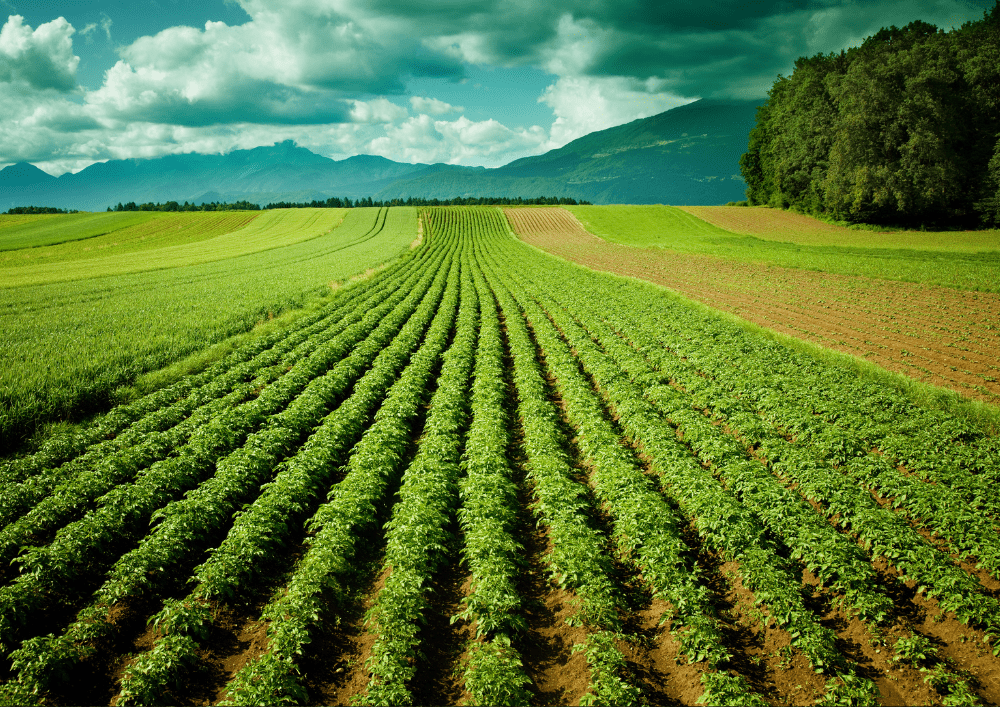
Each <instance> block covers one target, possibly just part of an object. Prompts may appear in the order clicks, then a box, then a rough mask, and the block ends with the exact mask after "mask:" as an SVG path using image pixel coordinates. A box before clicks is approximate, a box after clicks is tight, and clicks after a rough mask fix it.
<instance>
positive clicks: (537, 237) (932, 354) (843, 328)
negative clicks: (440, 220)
mask: <svg viewBox="0 0 1000 707" xmlns="http://www.w3.org/2000/svg"><path fill="white" fill-rule="evenodd" d="M734 208H736V207H734ZM506 213H507V217H508V219H509V220H510V222H511V224H512V225H513V226H514V228H515V230H516V232H517V233H518V235H519V236H520V237H521V239H522V240H524V241H525V242H527V243H530V244H531V245H534V246H536V247H538V248H541V249H543V250H545V251H547V252H549V253H552V254H553V255H557V256H559V257H561V258H565V259H566V260H571V261H574V262H577V263H579V264H581V265H585V266H587V267H588V268H591V269H593V270H599V271H605V272H612V273H616V274H619V275H627V276H631V277H636V278H640V279H643V280H647V281H650V282H654V283H656V284H659V285H663V286H664V287H668V288H670V289H671V290H674V291H676V292H678V293H680V294H682V295H684V296H685V297H689V298H691V299H693V300H696V301H698V302H702V303H704V304H707V305H709V306H711V307H714V308H716V309H720V310H723V311H726V312H730V313H732V314H735V315H737V316H739V317H741V318H743V319H746V320H747V321H750V322H753V323H754V324H758V325H760V326H763V327H767V328H769V329H772V330H774V331H778V332H781V333H783V334H787V335H790V336H794V337H797V338H800V339H804V340H806V341H810V342H813V343H816V344H819V345H821V346H824V347H826V348H830V349H833V350H835V351H841V352H843V353H848V354H852V355H854V356H858V357H860V358H864V359H867V360H869V361H871V362H873V363H875V364H878V365H879V366H881V367H883V368H885V369H888V370H890V371H895V372H898V373H902V374H904V375H907V376H909V377H911V378H913V379H915V380H918V381H922V382H925V383H930V384H933V385H936V386H941V387H944V388H950V389H952V390H955V391H957V392H959V393H961V394H963V395H965V396H968V397H970V398H973V399H977V400H982V401H985V402H989V403H992V404H1000V327H997V325H996V323H997V322H998V321H1000V294H996V293H987V292H973V291H963V290H954V289H950V288H946V287H937V286H930V285H919V284H915V283H907V282H895V281H888V280H875V279H871V278H864V277H858V276H851V275H836V274H831V273H824V272H815V271H811V270H799V269H794V268H783V267H777V266H773V265H767V264H763V263H741V262H736V261H730V260H725V259H723V258H716V257H712V256H706V255H692V254H684V253H676V252H672V251H668V250H662V249H658V248H636V247H631V246H624V245H618V244H614V243H608V242H606V241H603V240H601V239H600V238H597V237H596V236H593V235H591V234H590V233H588V232H587V231H586V230H584V229H583V227H582V226H581V225H580V223H579V222H578V221H577V220H576V219H575V218H574V217H573V215H572V214H570V213H569V212H568V211H566V210H564V209H558V208H552V209H507V210H506Z"/></svg>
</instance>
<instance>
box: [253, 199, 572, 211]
mask: <svg viewBox="0 0 1000 707" xmlns="http://www.w3.org/2000/svg"><path fill="white" fill-rule="evenodd" d="M578 205H580V206H589V205H590V202H589V201H577V200H576V199H572V198H569V197H565V196H537V197H533V198H525V197H521V196H516V197H509V196H457V197H455V198H453V199H425V198H423V197H412V196H411V197H407V198H406V199H387V200H384V201H374V200H372V198H371V197H370V196H369V197H362V198H360V199H357V200H356V201H351V200H350V199H348V198H346V197H345V198H343V199H341V198H339V197H336V196H334V197H330V198H329V199H326V200H324V201H309V202H291V201H276V202H274V203H271V204H268V205H267V206H265V207H264V208H266V209H307V208H312V209H350V208H355V207H358V208H360V207H363V206H578Z"/></svg>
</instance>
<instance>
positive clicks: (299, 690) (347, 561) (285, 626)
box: [226, 245, 459, 704]
mask: <svg viewBox="0 0 1000 707" xmlns="http://www.w3.org/2000/svg"><path fill="white" fill-rule="evenodd" d="M448 259H449V261H450V265H449V271H448V289H447V290H446V292H445V295H444V298H443V300H442V301H441V304H440V306H439V308H438V309H437V313H436V315H435V317H434V320H433V322H432V323H431V327H430V329H429V331H428V333H427V336H426V338H425V341H424V343H423V345H422V346H421V348H420V349H419V351H418V352H417V353H416V354H415V355H414V357H413V358H412V359H411V361H410V363H409V365H408V366H407V367H406V369H405V370H404V371H403V373H402V375H401V376H400V377H399V379H398V380H397V381H396V382H395V383H394V384H393V386H392V388H391V389H390V390H389V393H388V395H387V397H386V399H385V401H384V402H383V404H382V406H381V407H380V408H379V411H378V412H377V413H376V414H375V418H374V421H373V422H372V424H371V425H370V426H369V427H368V429H367V430H366V431H365V434H364V436H363V437H362V438H361V441H360V442H358V444H357V445H355V447H354V449H353V451H352V453H351V456H350V459H349V461H348V463H347V465H346V468H345V475H344V477H343V480H342V481H341V482H340V483H339V484H337V485H336V486H334V488H333V490H332V491H331V493H330V498H329V500H328V501H327V503H325V504H324V505H322V506H320V508H319V510H317V512H316V513H315V514H314V515H313V517H312V518H311V519H310V520H309V521H308V523H307V524H306V527H307V529H308V530H309V531H310V532H311V533H313V534H312V536H311V537H310V538H308V539H307V541H306V542H307V546H308V550H307V551H306V553H305V554H304V555H303V557H302V559H301V560H300V561H299V562H298V563H297V565H296V567H295V571H294V573H293V575H292V577H291V579H290V581H289V582H288V584H287V586H286V588H285V591H284V592H283V593H281V594H279V595H278V596H277V597H276V598H275V599H274V600H273V601H272V602H270V603H269V604H268V605H267V606H265V608H264V609H263V611H262V613H261V620H262V621H264V622H266V624H267V639H268V650H267V651H266V652H265V653H263V654H262V655H261V656H259V657H257V658H255V659H254V660H252V661H250V662H248V663H247V664H246V665H245V666H244V667H243V668H241V669H240V671H239V672H238V673H237V674H236V675H235V676H234V677H233V680H232V681H231V682H230V684H229V685H228V686H227V688H226V691H227V695H228V697H227V699H228V700H229V702H230V703H233V704H281V703H290V702H302V701H304V700H306V698H307V693H306V690H305V687H304V686H303V684H302V680H301V677H300V676H299V675H298V671H297V667H296V662H297V660H298V658H299V656H301V654H302V651H303V647H304V646H305V644H306V643H308V642H309V641H310V637H311V635H312V632H313V631H315V630H316V629H317V627H318V626H319V625H320V623H321V621H322V618H323V616H324V615H325V614H326V613H327V612H329V611H332V610H335V608H336V607H337V605H338V604H341V603H343V602H346V601H348V597H349V588H348V586H346V584H345V582H346V581H347V579H346V577H347V575H348V574H349V573H350V571H351V569H352V561H353V560H354V558H355V556H356V555H357V553H358V550H359V543H362V542H364V541H365V540H366V539H368V538H369V536H370V535H371V533H372V532H373V531H374V530H375V527H376V520H377V519H378V518H379V517H381V516H382V514H383V513H384V511H385V508H386V506H387V504H388V503H390V501H391V496H390V491H391V489H392V488H393V487H395V486H396V484H397V483H398V478H399V476H400V474H401V473H402V470H403V466H404V462H405V459H406V456H407V450H408V448H409V446H410V444H411V439H412V437H413V436H414V432H415V431H416V430H417V429H418V425H419V423H420V413H421V411H422V408H423V405H424V403H425V401H426V395H427V390H428V388H429V387H430V382H431V381H432V376H433V373H434V371H435V370H436V368H437V367H438V365H439V361H440V357H441V354H442V353H443V352H444V350H445V348H446V346H447V344H448V340H449V338H450V333H451V330H452V325H453V322H454V318H455V314H456V310H457V306H458V298H459V279H458V274H459V268H458V260H457V257H456V253H455V248H454V246H453V245H452V246H450V250H449V253H448Z"/></svg>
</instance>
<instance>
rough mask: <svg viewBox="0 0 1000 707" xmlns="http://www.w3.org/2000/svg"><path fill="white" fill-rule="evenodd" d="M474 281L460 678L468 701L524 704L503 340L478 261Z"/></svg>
mask: <svg viewBox="0 0 1000 707" xmlns="http://www.w3.org/2000/svg"><path fill="white" fill-rule="evenodd" d="M473 279H474V281H475V286H476V290H477V293H478V296H479V308H480V316H479V341H478V342H477V344H476V363H475V371H474V380H473V384H472V401H471V412H472V421H471V423H470V425H469V431H468V434H467V435H466V442H465V452H464V456H463V466H464V471H465V475H464V476H463V477H462V479H461V480H460V481H459V500H460V506H459V509H458V520H459V524H460V526H461V528H462V534H463V539H464V544H463V549H462V555H463V558H464V560H465V563H466V565H467V566H468V568H469V590H468V593H467V594H466V595H465V597H464V598H463V599H462V605H463V609H462V611H461V612H459V613H458V614H457V615H456V616H455V618H454V619H453V620H468V621H472V622H473V624H474V626H475V638H474V639H472V640H470V641H469V644H468V646H467V647H466V652H467V656H468V658H467V661H466V663H465V668H464V671H463V675H462V677H463V680H464V682H465V689H466V691H467V692H468V693H469V695H470V697H471V699H472V702H473V703H475V704H490V705H523V704H528V703H529V702H530V699H531V693H530V692H529V690H528V685H530V684H531V678H529V677H528V675H527V674H526V673H525V669H524V662H523V660H522V658H521V654H520V651H519V650H518V648H517V641H518V640H519V639H520V638H521V637H522V636H523V635H524V633H525V632H526V631H527V628H528V625H527V621H526V619H525V616H524V608H525V606H524V597H522V596H521V593H520V591H519V590H518V586H517V585H518V578H519V577H520V576H522V574H523V572H524V571H525V561H524V547H523V545H521V543H519V542H518V541H517V539H516V536H515V533H516V529H517V527H518V506H519V504H518V487H517V484H516V482H515V480H514V477H513V472H512V469H511V466H510V464H509V462H508V449H509V447H510V444H511V435H510V431H509V427H510V424H511V419H510V415H509V413H508V411H507V408H506V403H507V379H506V376H505V371H504V369H505V366H504V345H503V336H502V333H501V331H500V320H499V317H498V314H497V302H496V299H495V298H494V296H493V292H492V291H491V290H490V287H489V285H488V284H487V283H486V280H485V278H484V277H483V273H482V270H481V269H480V268H479V267H478V263H477V267H475V268H474V269H473Z"/></svg>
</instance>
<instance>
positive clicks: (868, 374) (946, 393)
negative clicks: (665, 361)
mask: <svg viewBox="0 0 1000 707" xmlns="http://www.w3.org/2000/svg"><path fill="white" fill-rule="evenodd" d="M508 231H509V232H510V234H511V235H512V237H514V238H517V240H518V241H520V242H521V243H523V244H524V245H526V246H528V247H530V248H534V249H535V250H537V251H538V252H540V253H544V254H545V255H547V256H549V257H552V258H558V259H559V260H562V261H563V262H566V263H569V264H570V265H572V266H573V267H576V268H581V269H583V270H588V271H591V272H600V273H602V274H605V275H609V276H611V277H615V278H619V279H622V280H629V281H631V282H637V283H640V284H642V285H644V286H646V287H650V288H653V289H654V290H656V291H658V292H662V293H665V294H667V295H669V296H670V297H673V298H674V299H676V300H678V301H680V302H683V303H684V304H686V305H688V306H692V307H694V308H696V309H700V310H701V311H704V312H707V313H709V314H711V315H712V316H714V317H719V318H722V319H724V320H726V321H729V322H731V323H733V324H735V325H736V326H738V327H740V328H741V329H743V330H744V331H747V332H749V333H751V334H757V335H761V336H764V337H766V338H768V339H770V340H772V341H775V342H777V343H779V344H782V345H783V346H787V347H789V348H791V349H793V350H795V351H798V352H800V353H804V354H806V355H808V356H811V357H813V358H816V359H817V360H819V361H822V362H823V363H828V364H830V365H834V366H837V367H838V368H841V369H844V370H847V371H850V372H853V373H855V374H857V375H858V376H859V377H861V378H863V379H864V380H866V381H869V382H871V383H874V384H877V385H882V386H886V387H888V388H890V389H891V390H894V391H896V392H898V393H901V394H902V395H905V396H906V398H907V399H909V400H910V402H912V403H913V404H914V405H917V406H918V407H923V408H928V409H932V410H941V411H943V412H947V413H949V414H952V415H955V416H956V417H958V418H959V419H961V420H963V421H965V422H967V423H969V424H971V425H973V426H974V427H976V429H979V430H981V431H982V432H984V433H985V434H987V435H988V436H990V437H998V436H1000V407H997V406H995V405H990V404H989V403H985V402H982V401H979V400H973V399H972V398H969V397H966V396H964V395H962V394H960V393H958V392H956V391H953V390H950V389H948V388H942V387H939V386H936V385H932V384H930V383H923V382H921V381H917V380H914V379H912V378H909V377H907V376H905V375H903V374H902V373H896V372H894V371H889V370H887V369H885V368H882V367H881V366H879V365H877V364H874V363H872V362H871V361H866V360H865V359H863V358H860V357H858V356H854V355H852V354H848V353H843V352H840V351H835V350H833V349H828V348H826V347H825V346H820V345H819V344H814V343H812V342H810V341H804V340H802V339H797V338H795V337H794V336H789V335H788V334H782V333H781V332H778V331H774V330H773V329H768V328H767V327H763V326H760V325H759V324H754V323H753V322H750V321H748V320H746V319H743V318H742V317H740V316H737V315H735V314H732V313H730V312H726V311H723V310H721V309H716V308H715V307H712V306H710V305H707V304H704V303H703V302H698V301H696V300H693V299H690V298H688V297H685V296H684V295H683V294H681V293H680V292H677V291H676V290H672V289H670V288H669V287H666V286H664V285H660V284H658V283H655V282H650V281H649V280H643V279H642V278H638V277H632V276H629V275H620V274H618V273H615V272H611V271H609V270H591V269H590V268H588V267H586V266H584V265H580V264H579V263H575V262H573V261H572V260H567V259H566V258H563V257H561V256H558V255H554V254H553V253H549V252H548V251H546V250H543V249H542V248H539V247H537V246H535V245H532V244H530V243H528V242H527V241H524V240H522V239H521V238H518V237H517V235H516V234H515V233H514V231H513V230H511V229H510V228H509V226H508ZM588 233H590V231H588Z"/></svg>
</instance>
